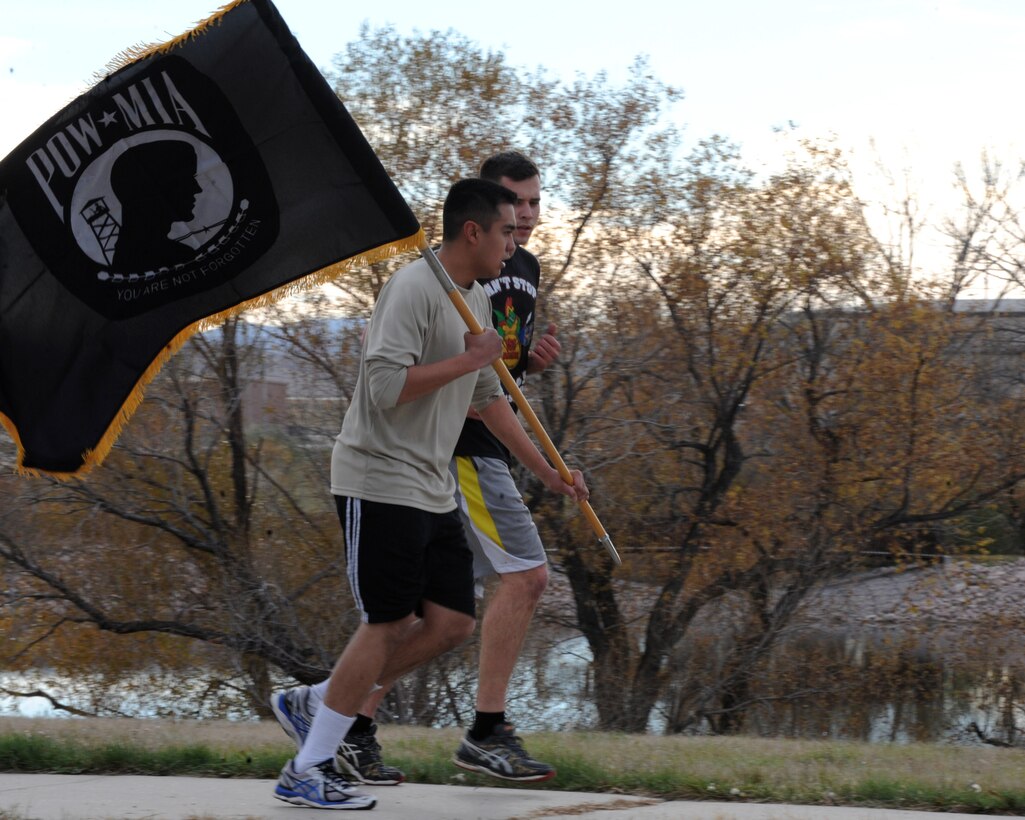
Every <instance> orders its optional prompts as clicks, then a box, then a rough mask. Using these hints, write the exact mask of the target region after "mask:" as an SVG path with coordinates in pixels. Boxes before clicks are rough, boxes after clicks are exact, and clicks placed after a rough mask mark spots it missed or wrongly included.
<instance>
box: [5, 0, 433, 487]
mask: <svg viewBox="0 0 1025 820" xmlns="http://www.w3.org/2000/svg"><path fill="white" fill-rule="evenodd" d="M421 244H423V234H422V232H421V231H420V227H419V224H418V223H417V220H416V218H415V217H414V216H413V214H412V212H411V211H410V210H409V208H408V206H407V205H406V203H405V201H404V200H403V199H402V197H401V195H400V194H399V192H398V191H397V190H396V188H395V186H394V185H393V184H392V182H391V180H390V179H389V178H388V176H387V174H386V173H385V171H384V169H383V168H382V167H381V164H380V162H379V161H378V160H377V157H376V156H375V155H374V153H373V150H372V149H371V148H370V146H369V145H368V144H367V142H366V140H365V139H364V137H363V135H362V134H361V133H360V131H359V128H358V127H357V126H356V125H355V123H354V122H353V121H352V119H351V118H350V117H349V115H348V113H347V112H346V111H345V109H344V107H343V106H342V105H341V103H340V102H339V101H338V98H337V97H336V96H335V95H334V93H333V92H332V91H331V89H330V88H329V86H328V85H327V83H326V82H325V80H324V78H323V77H322V76H321V75H320V73H319V71H318V70H317V69H316V67H315V66H314V65H313V63H312V62H311V61H310V60H309V58H308V57H307V56H306V55H305V54H304V53H303V51H302V49H301V48H300V47H299V44H298V43H297V42H296V40H295V38H294V37H292V35H291V34H290V33H289V31H288V28H287V27H286V25H285V23H284V21H283V20H282V19H281V17H280V16H279V14H278V12H277V10H276V9H275V8H274V6H273V4H272V3H271V2H270V0H241V2H235V3H232V4H231V5H229V6H227V7H225V9H224V10H222V11H221V12H220V13H219V14H217V15H215V16H214V17H212V18H210V19H209V20H207V21H205V22H204V23H202V24H201V25H200V26H198V27H197V28H196V29H195V30H194V31H192V32H188V33H187V34H185V35H183V36H181V37H179V38H177V39H176V40H173V41H171V42H169V43H166V44H164V45H161V46H154V47H151V48H148V49H145V50H143V51H142V52H141V53H139V54H138V55H137V56H136V57H135V58H134V59H133V60H132V61H131V62H128V63H127V64H126V65H124V66H123V67H122V68H120V69H118V70H117V71H115V72H114V73H112V74H111V75H109V76H108V77H106V78H105V79H103V80H102V81H100V82H99V83H98V84H97V85H95V86H94V87H93V88H92V89H90V90H89V91H88V92H87V93H85V94H84V95H83V96H81V97H80V98H78V99H77V100H75V101H74V102H73V103H71V104H70V105H69V106H68V107H67V108H65V109H64V110H63V111H61V112H60V113H59V114H57V115H56V116H54V117H53V118H52V119H50V120H49V121H48V122H47V123H46V124H45V125H43V126H42V127H41V128H39V129H38V130H37V131H36V132H35V133H34V134H33V135H32V136H31V137H29V138H28V139H27V140H25V141H24V142H23V143H22V144H21V145H19V146H18V147H17V148H16V149H15V150H14V151H12V152H11V154H9V155H8V156H7V157H6V158H5V159H4V160H3V161H2V162H0V421H2V422H3V423H4V426H5V427H6V428H7V430H8V432H10V434H11V435H12V437H13V438H14V440H15V442H16V443H17V445H18V451H19V455H18V468H19V470H20V471H22V472H29V473H33V472H37V473H50V474H55V475H69V474H75V473H80V472H84V471H85V470H87V469H88V468H90V467H92V466H94V465H95V464H98V463H99V462H100V461H101V460H102V459H103V457H104V456H105V455H106V453H107V452H108V451H109V450H110V448H111V447H112V446H113V443H114V439H115V438H116V437H117V434H118V432H119V431H120V428H121V425H122V424H123V423H124V422H125V421H127V418H128V416H129V415H130V414H131V411H132V409H133V408H134V407H135V406H136V405H137V404H138V402H139V400H140V398H141V391H142V389H143V388H144V387H145V385H146V383H148V381H149V380H150V379H152V378H153V376H154V375H155V374H156V372H157V370H159V367H160V365H161V364H162V363H163V362H164V361H166V359H167V358H168V357H169V356H170V355H172V354H173V352H174V351H175V350H177V349H178V347H180V346H181V345H182V344H183V343H184V342H185V341H186V340H187V339H188V337H189V336H190V335H191V334H192V333H194V332H196V331H198V330H200V329H202V328H204V327H206V326H209V325H212V324H216V323H217V322H218V321H221V320H223V319H224V318H225V317H226V316H228V315H230V314H231V313H234V312H237V311H239V310H241V309H244V308H246V307H250V306H253V305H256V304H263V303H266V302H269V301H272V300H273V299H275V298H278V297H279V296H281V295H284V294H285V293H287V292H290V291H291V290H293V289H295V288H297V287H302V286H308V285H312V284H315V283H317V282H320V281H323V280H324V279H325V278H328V277H330V276H334V275H337V274H339V273H342V272H344V271H345V270H347V269H350V268H352V267H354V266H357V265H360V264H366V263H368V262H370V261H373V260H375V259H380V258H382V257H384V256H387V255H390V254H393V253H396V252H399V251H403V250H413V249H416V248H417V247H419V246H420V245H421Z"/></svg>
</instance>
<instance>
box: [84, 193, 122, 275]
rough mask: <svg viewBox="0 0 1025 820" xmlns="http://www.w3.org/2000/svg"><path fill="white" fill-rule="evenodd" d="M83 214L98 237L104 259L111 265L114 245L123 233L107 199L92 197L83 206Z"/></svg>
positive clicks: (97, 240)
mask: <svg viewBox="0 0 1025 820" xmlns="http://www.w3.org/2000/svg"><path fill="white" fill-rule="evenodd" d="M81 214H82V218H83V219H85V221H86V224H88V225H89V227H90V229H92V232H93V235H94V236H95V237H96V242H97V244H98V245H99V246H100V251H101V252H102V253H103V259H104V261H105V262H106V263H107V264H108V265H109V264H110V263H111V261H112V260H113V258H114V246H115V245H116V244H117V238H118V235H119V234H120V233H121V226H120V225H119V224H118V222H117V220H116V219H114V217H113V216H112V215H111V213H110V207H109V206H108V205H107V200H106V199H104V198H103V197H102V196H99V197H96V198H95V199H90V200H89V201H88V202H86V203H85V205H84V206H83V207H82V210H81Z"/></svg>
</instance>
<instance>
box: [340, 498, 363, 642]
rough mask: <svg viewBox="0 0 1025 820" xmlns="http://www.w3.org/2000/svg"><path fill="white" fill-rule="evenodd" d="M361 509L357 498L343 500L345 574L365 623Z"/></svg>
mask: <svg viewBox="0 0 1025 820" xmlns="http://www.w3.org/2000/svg"><path fill="white" fill-rule="evenodd" d="M361 512H362V507H361V506H360V503H359V499H358V498H347V499H346V500H345V563H346V569H345V574H346V575H347V576H348V578H349V589H351V590H352V599H353V601H354V602H355V604H356V608H357V609H358V610H359V611H360V618H361V620H362V621H363V622H364V623H366V620H367V611H366V610H365V609H364V608H363V596H362V595H361V594H360V591H359V525H360V514H361Z"/></svg>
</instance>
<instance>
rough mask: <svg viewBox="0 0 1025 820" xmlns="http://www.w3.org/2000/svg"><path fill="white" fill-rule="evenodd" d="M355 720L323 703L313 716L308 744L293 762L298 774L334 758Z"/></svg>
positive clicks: (305, 744)
mask: <svg viewBox="0 0 1025 820" xmlns="http://www.w3.org/2000/svg"><path fill="white" fill-rule="evenodd" d="M355 720H356V718H355V717H349V716H348V715H343V714H341V713H339V712H336V711H334V710H333V709H330V708H328V706H327V705H326V704H323V703H322V704H321V705H320V708H319V709H317V714H315V715H314V716H313V725H311V726H310V733H309V734H308V735H307V736H306V742H305V743H303V747H302V749H301V750H300V751H299V754H297V755H296V756H295V759H294V760H293V761H292V768H293V769H295V771H297V772H305V771H306V770H307V769H309V768H311V767H312V766H316V765H317V764H318V763H323V762H324V761H325V760H330V759H331V758H333V757H334V756H335V749H337V748H338V744H339V743H340V742H341V741H342V738H344V737H345V735H346V734H347V733H348V731H349V727H350V726H352V724H353V722H354V721H355Z"/></svg>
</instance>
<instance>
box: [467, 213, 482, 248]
mask: <svg viewBox="0 0 1025 820" xmlns="http://www.w3.org/2000/svg"><path fill="white" fill-rule="evenodd" d="M480 234H481V227H480V225H478V224H477V223H476V222H474V221H473V220H472V219H467V220H466V221H465V222H464V223H463V239H465V240H466V242H467V243H468V244H470V245H476V244H477V241H478V240H479V239H480Z"/></svg>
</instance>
